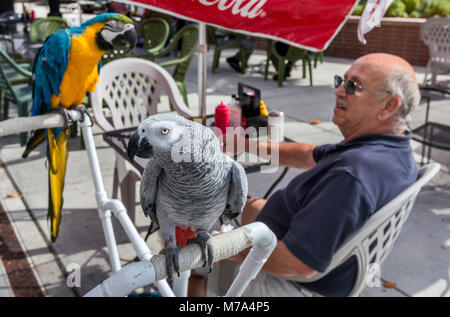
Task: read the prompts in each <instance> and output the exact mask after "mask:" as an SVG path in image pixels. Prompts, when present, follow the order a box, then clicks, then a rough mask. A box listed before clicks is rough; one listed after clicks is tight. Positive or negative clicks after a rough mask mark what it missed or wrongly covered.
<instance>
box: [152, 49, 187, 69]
mask: <svg viewBox="0 0 450 317" xmlns="http://www.w3.org/2000/svg"><path fill="white" fill-rule="evenodd" d="M193 53H194V52H192V53H191V54H188V55H186V56H184V57H182V58H177V59H173V60H170V61H166V62H161V63H158V64H159V65H161V66H162V67H168V66H173V65H177V64H181V63H184V62H186V61H187V60H188V59H190V58H191V57H192V55H193Z"/></svg>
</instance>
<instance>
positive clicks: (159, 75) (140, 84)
mask: <svg viewBox="0 0 450 317" xmlns="http://www.w3.org/2000/svg"><path fill="white" fill-rule="evenodd" d="M163 91H164V92H166V93H167V96H168V97H169V100H170V103H171V104H172V106H173V107H174V108H175V110H176V111H177V112H178V113H179V114H180V115H182V116H185V117H192V116H194V114H193V112H191V110H190V109H189V108H187V106H186V105H185V103H184V101H183V98H182V96H181V94H180V92H179V90H178V88H177V85H176V83H175V81H174V79H173V78H172V77H171V76H170V75H169V73H168V72H167V71H166V70H165V69H164V68H162V67H161V66H159V65H157V64H155V63H153V62H151V61H148V60H145V59H142V58H132V57H129V58H122V59H120V60H115V61H112V62H110V63H108V64H107V65H105V66H104V67H102V68H101V69H100V74H99V82H98V84H97V88H96V90H95V92H94V93H92V94H91V104H92V109H93V111H94V118H95V121H96V122H97V124H98V125H99V127H100V128H101V129H102V130H103V131H105V132H107V131H112V130H118V129H123V128H131V127H137V126H138V125H139V124H140V123H141V122H142V121H143V120H144V119H146V118H147V117H148V116H150V115H153V114H156V113H157V112H158V99H159V96H160V94H161V93H162V92H163ZM105 108H106V109H107V110H108V111H109V112H110V114H111V117H107V116H106V115H105ZM140 177H141V174H140V173H139V171H138V170H137V169H136V168H135V167H133V166H132V165H131V164H130V163H129V162H128V161H126V160H125V159H124V158H122V157H121V156H120V155H119V154H117V153H116V159H115V163H114V181H113V198H117V192H118V188H119V187H120V191H121V195H122V201H123V203H124V205H125V207H126V209H127V210H128V213H129V215H130V218H131V219H132V221H134V218H135V207H136V198H135V197H136V195H135V188H136V186H135V183H136V182H137V181H139V180H140Z"/></svg>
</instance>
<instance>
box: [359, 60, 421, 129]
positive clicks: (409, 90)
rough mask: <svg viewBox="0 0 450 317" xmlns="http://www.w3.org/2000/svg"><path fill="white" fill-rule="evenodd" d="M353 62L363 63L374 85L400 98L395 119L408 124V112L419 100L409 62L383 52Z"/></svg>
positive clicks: (417, 88)
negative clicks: (382, 87) (400, 101)
mask: <svg viewBox="0 0 450 317" xmlns="http://www.w3.org/2000/svg"><path fill="white" fill-rule="evenodd" d="M355 63H358V64H360V65H364V68H365V69H366V71H367V72H371V77H372V78H373V79H374V84H375V85H383V86H384V87H386V89H387V90H389V91H391V92H392V95H393V96H398V97H399V98H400V99H401V100H402V104H401V106H400V108H399V109H398V111H397V119H398V120H399V122H400V123H401V124H402V125H403V126H405V125H408V123H409V122H410V113H411V112H412V111H413V110H414V109H415V107H416V106H417V105H418V104H419V102H420V91H419V87H418V85H417V79H416V74H415V72H414V69H413V68H412V66H411V64H409V63H408V62H407V61H406V60H405V59H403V58H401V57H399V56H395V55H391V54H385V53H372V54H368V55H365V56H362V57H360V58H358V59H357V60H356V61H355Z"/></svg>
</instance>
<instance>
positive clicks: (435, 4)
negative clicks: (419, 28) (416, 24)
mask: <svg viewBox="0 0 450 317" xmlns="http://www.w3.org/2000/svg"><path fill="white" fill-rule="evenodd" d="M423 15H424V17H426V18H429V17H435V16H444V17H450V1H448V0H432V1H427V3H426V6H425V7H424V9H423Z"/></svg>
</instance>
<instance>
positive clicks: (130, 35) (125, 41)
mask: <svg viewBox="0 0 450 317" xmlns="http://www.w3.org/2000/svg"><path fill="white" fill-rule="evenodd" d="M136 42H137V36H136V31H135V29H134V26H133V24H125V30H124V32H123V33H121V34H119V35H118V36H116V37H115V38H114V39H113V40H112V44H113V45H114V46H116V47H127V48H128V52H129V51H131V50H132V49H133V48H134V47H135V46H136Z"/></svg>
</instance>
